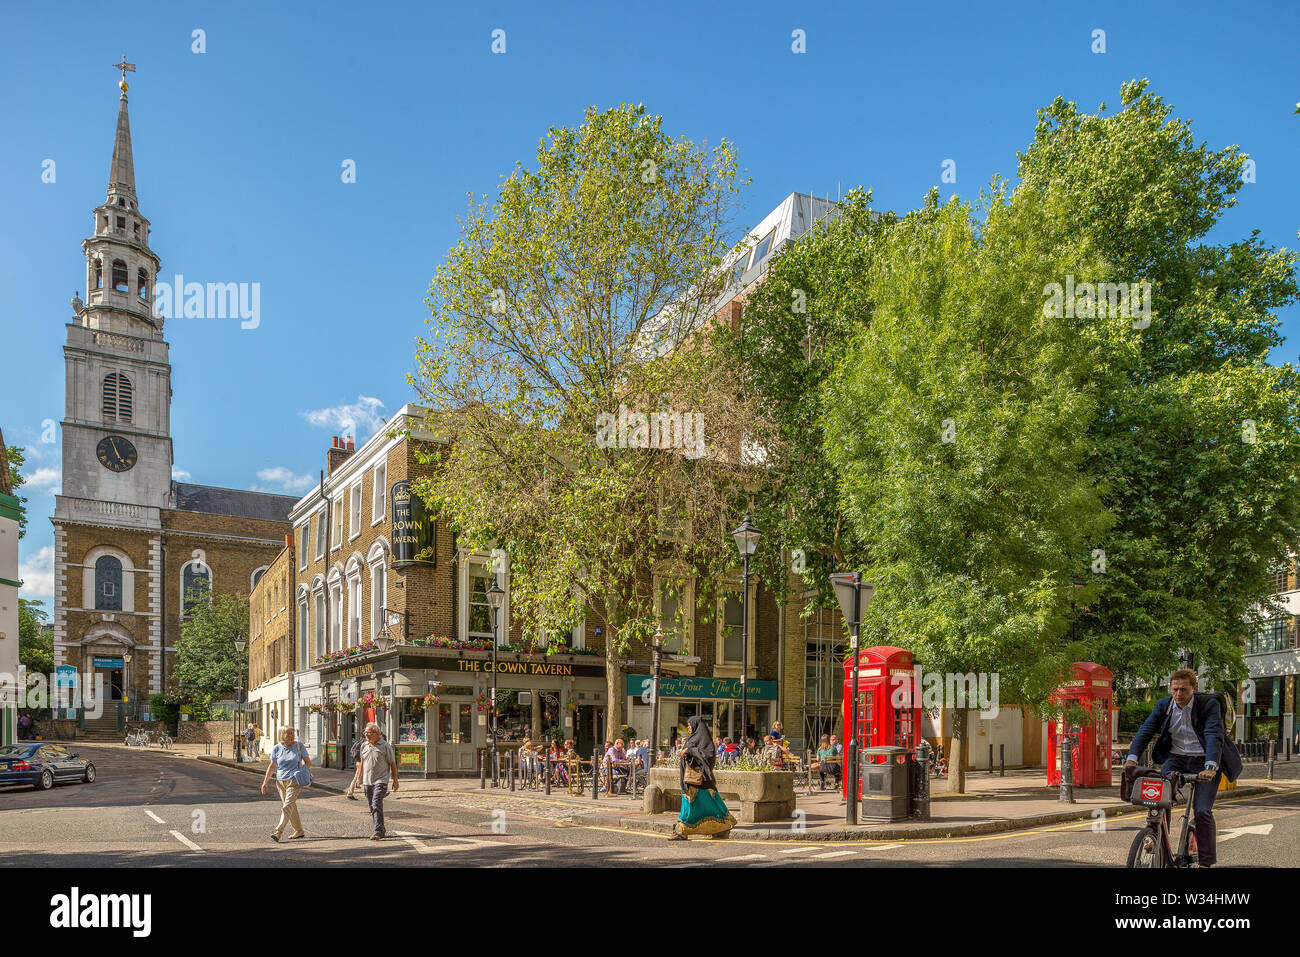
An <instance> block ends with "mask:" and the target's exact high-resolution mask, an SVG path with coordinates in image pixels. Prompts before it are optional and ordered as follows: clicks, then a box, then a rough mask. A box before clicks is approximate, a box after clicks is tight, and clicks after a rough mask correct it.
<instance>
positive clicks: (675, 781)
mask: <svg viewBox="0 0 1300 957" xmlns="http://www.w3.org/2000/svg"><path fill="white" fill-rule="evenodd" d="M713 776H714V778H716V779H717V782H718V795H719V796H720V797H722V798H723V799H724V800H725V799H728V798H729V799H731V800H733V801H739V802H740V814H739V816H738V820H739V821H740V823H742V824H755V823H758V822H760V821H789V820H790V818H791V816H792V815H793V814H794V772H792V771H718V770H715V771H714V772H713ZM680 784H681V773H680V772H679V771H678V769H677V768H651V769H650V780H649V782H648V783H647V786H646V790H645V803H644V805H643V806H644V808H645V810H646V812H647V813H649V814H661V813H663V812H665V811H672V812H674V813H676V812H677V811H678V810H679V809H680V808H681V806H682V790H681V787H680Z"/></svg>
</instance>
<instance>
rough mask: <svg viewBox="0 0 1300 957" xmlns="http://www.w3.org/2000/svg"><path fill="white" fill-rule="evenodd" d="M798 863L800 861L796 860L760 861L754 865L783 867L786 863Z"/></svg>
mask: <svg viewBox="0 0 1300 957" xmlns="http://www.w3.org/2000/svg"><path fill="white" fill-rule="evenodd" d="M798 863H799V862H798V861H794V860H785V861H760V862H759V863H757V864H754V865H753V866H754V867H782V866H783V865H785V864H798Z"/></svg>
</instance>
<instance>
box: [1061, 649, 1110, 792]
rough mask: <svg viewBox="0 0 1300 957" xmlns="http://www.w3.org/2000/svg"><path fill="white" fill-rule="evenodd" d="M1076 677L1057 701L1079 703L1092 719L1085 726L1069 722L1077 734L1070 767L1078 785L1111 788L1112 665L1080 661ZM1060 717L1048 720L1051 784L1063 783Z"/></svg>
mask: <svg viewBox="0 0 1300 957" xmlns="http://www.w3.org/2000/svg"><path fill="white" fill-rule="evenodd" d="M1072 669H1073V675H1074V677H1073V678H1072V679H1071V680H1070V681H1067V682H1066V683H1065V684H1064V685H1062V686H1061V687H1060V688H1058V689H1057V691H1056V694H1054V695H1053V696H1052V701H1053V702H1058V703H1061V704H1066V703H1069V704H1078V705H1082V706H1083V707H1084V708H1086V709H1087V710H1088V713H1089V714H1090V715H1091V720H1089V721H1087V722H1086V723H1084V724H1082V725H1075V724H1067V725H1066V727H1065V730H1066V732H1068V733H1069V734H1072V735H1074V744H1073V745H1072V747H1071V751H1070V753H1071V759H1070V766H1071V768H1072V771H1073V776H1074V784H1075V786H1076V787H1083V788H1091V787H1109V786H1110V783H1111V780H1110V770H1111V768H1110V747H1111V739H1110V713H1111V703H1112V695H1113V692H1112V691H1111V682H1112V680H1113V679H1114V675H1113V674H1111V671H1110V669H1109V668H1106V667H1104V666H1102V665H1098V664H1094V663H1093V662H1091V661H1076V662H1075V663H1074V665H1073V666H1072ZM1059 721H1060V719H1058V718H1053V719H1052V720H1050V721H1049V722H1048V723H1047V783H1048V784H1049V785H1051V786H1057V785H1059V784H1060V783H1061V740H1060V729H1059V727H1058V724H1059Z"/></svg>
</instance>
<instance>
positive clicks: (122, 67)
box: [113, 53, 135, 93]
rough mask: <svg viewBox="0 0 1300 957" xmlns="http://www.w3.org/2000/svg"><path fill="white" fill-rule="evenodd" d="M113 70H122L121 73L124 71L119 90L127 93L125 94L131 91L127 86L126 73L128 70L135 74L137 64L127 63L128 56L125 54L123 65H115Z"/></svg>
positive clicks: (123, 55)
mask: <svg viewBox="0 0 1300 957" xmlns="http://www.w3.org/2000/svg"><path fill="white" fill-rule="evenodd" d="M113 69H115V70H121V71H122V82H121V83H119V84H118V85H117V86H118V88H119V89H120V90H121V91H122V92H123V93H125V92H126V91H127V90H128V89H129V87H128V86H127V85H126V71H127V70H130V71H131V72H132V73H134V72H135V64H134V63H127V62H126V54H125V53H123V54H122V62H121V63H114V64H113Z"/></svg>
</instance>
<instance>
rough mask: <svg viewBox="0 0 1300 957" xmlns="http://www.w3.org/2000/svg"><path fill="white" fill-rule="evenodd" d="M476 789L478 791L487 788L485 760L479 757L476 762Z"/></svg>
mask: <svg viewBox="0 0 1300 957" xmlns="http://www.w3.org/2000/svg"><path fill="white" fill-rule="evenodd" d="M478 789H479V790H480V791H486V790H487V762H486V761H484V760H482V759H481V758H480V759H479V762H478Z"/></svg>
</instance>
